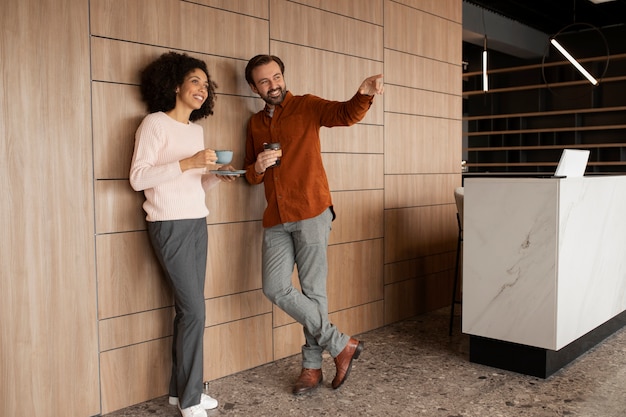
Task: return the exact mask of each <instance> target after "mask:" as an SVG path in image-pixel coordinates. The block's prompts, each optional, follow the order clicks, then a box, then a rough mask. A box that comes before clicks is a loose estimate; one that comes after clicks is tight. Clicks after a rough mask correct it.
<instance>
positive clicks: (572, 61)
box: [550, 38, 598, 85]
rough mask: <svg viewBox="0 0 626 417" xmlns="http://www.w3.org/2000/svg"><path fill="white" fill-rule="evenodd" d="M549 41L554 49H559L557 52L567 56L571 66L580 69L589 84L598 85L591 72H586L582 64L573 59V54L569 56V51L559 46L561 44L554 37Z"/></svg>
mask: <svg viewBox="0 0 626 417" xmlns="http://www.w3.org/2000/svg"><path fill="white" fill-rule="evenodd" d="M550 43H552V45H554V47H555V48H556V49H558V50H559V52H560V53H562V54H563V56H564V57H565V58H567V60H568V61H569V62H571V63H572V65H573V66H575V67H576V69H577V70H578V71H580V73H581V74H582V75H584V76H585V78H587V79H588V80H589V82H590V83H591V84H593V85H598V80H596V79H595V78H593V76H592V75H591V74H589V72H587V70H586V69H584V68H583V66H582V65H580V63H579V62H578V61H576V59H574V57H573V56H571V55H570V53H569V52H567V50H566V49H565V48H563V47H562V46H561V44H560V43H559V42H558V41H557V40H556V39H555V38H552V39H550Z"/></svg>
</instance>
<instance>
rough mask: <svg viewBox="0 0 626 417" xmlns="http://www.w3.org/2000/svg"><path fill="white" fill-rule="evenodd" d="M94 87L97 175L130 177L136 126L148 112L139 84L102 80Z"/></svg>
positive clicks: (94, 136) (94, 142) (95, 165)
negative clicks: (141, 97) (102, 81)
mask: <svg viewBox="0 0 626 417" xmlns="http://www.w3.org/2000/svg"><path fill="white" fill-rule="evenodd" d="M91 88H92V94H93V145H94V171H95V176H96V179H104V178H115V179H120V178H128V172H129V170H130V160H131V158H132V157H133V149H134V144H135V130H137V127H138V126H139V124H140V123H141V119H143V117H144V116H145V114H146V110H145V106H144V105H143V103H141V99H140V93H139V88H137V87H135V86H130V85H124V84H111V83H101V82H94V83H92V87H91ZM128 186H129V187H130V184H129V185H128Z"/></svg>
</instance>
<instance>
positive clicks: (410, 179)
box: [385, 174, 461, 209]
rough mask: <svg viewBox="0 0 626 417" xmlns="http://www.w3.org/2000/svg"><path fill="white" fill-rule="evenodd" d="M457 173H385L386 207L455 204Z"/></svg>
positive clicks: (457, 182) (459, 180) (458, 184)
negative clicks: (454, 193) (454, 192)
mask: <svg viewBox="0 0 626 417" xmlns="http://www.w3.org/2000/svg"><path fill="white" fill-rule="evenodd" d="M460 185H461V178H460V177H459V176H458V175H457V174H427V175H385V208H387V209H394V208H403V207H414V206H425V205H435V204H455V201H454V195H453V192H452V191H451V190H454V189H455V188H456V187H459V186H460Z"/></svg>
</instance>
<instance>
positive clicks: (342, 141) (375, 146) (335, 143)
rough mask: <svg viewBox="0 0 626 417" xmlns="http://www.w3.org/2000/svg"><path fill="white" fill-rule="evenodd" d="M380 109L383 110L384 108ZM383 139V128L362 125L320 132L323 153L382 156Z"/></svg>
mask: <svg viewBox="0 0 626 417" xmlns="http://www.w3.org/2000/svg"><path fill="white" fill-rule="evenodd" d="M379 101H380V100H379ZM380 107H381V108H382V106H380ZM370 110H372V109H370ZM383 138H384V137H383V126H375V125H365V124H361V123H358V124H356V125H353V126H350V127H334V128H332V129H322V130H321V131H320V140H321V142H322V152H352V153H379V154H382V153H383V143H384V139H383Z"/></svg>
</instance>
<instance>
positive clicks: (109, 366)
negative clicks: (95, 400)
mask: <svg viewBox="0 0 626 417" xmlns="http://www.w3.org/2000/svg"><path fill="white" fill-rule="evenodd" d="M171 346H172V338H171V337H166V338H164V339H157V340H152V341H149V342H145V343H140V344H136V345H131V346H127V347H125V348H122V349H114V350H109V351H107V352H103V353H101V354H100V381H101V382H100V383H101V395H102V414H107V413H110V412H112V411H115V410H119V409H120V408H124V407H127V406H128V405H129V404H137V403H140V402H143V401H146V400H148V399H152V398H156V397H159V396H161V395H164V394H166V393H167V387H168V385H169V381H170V371H171V367H172V362H171V361H172V356H171ZM61 415H63V414H61ZM78 415H87V414H78Z"/></svg>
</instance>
